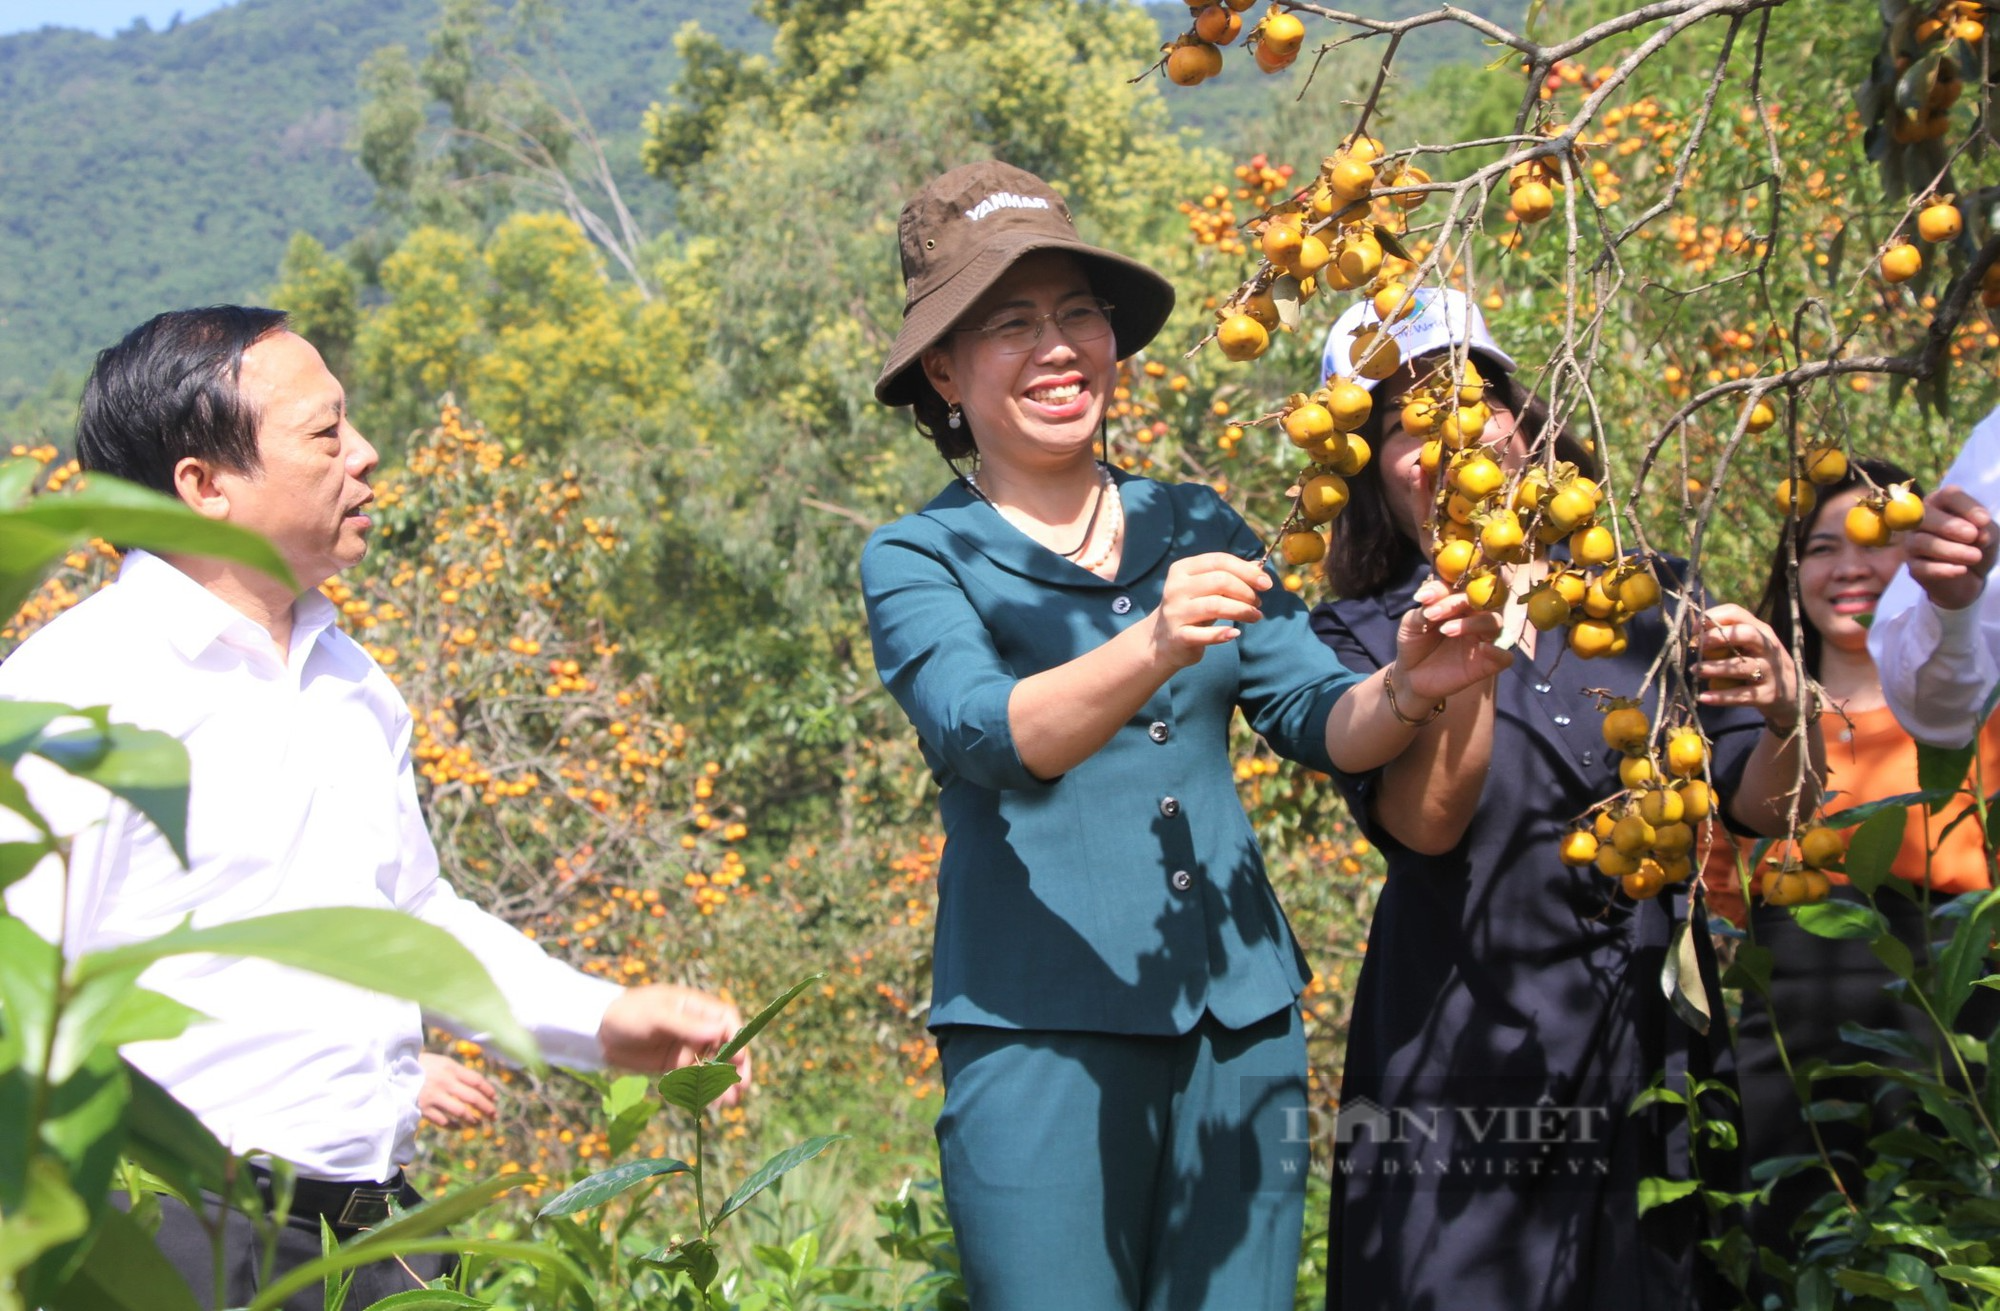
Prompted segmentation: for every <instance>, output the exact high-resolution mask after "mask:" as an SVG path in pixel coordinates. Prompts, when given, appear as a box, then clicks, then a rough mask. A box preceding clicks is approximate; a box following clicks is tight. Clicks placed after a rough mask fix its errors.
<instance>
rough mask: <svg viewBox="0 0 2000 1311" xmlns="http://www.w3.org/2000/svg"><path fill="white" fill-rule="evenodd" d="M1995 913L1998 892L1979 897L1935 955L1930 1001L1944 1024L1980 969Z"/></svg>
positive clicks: (1999, 900)
mask: <svg viewBox="0 0 2000 1311" xmlns="http://www.w3.org/2000/svg"><path fill="white" fill-rule="evenodd" d="M1996 912H2000V892H1988V893H1986V894H1985V895H1983V896H1981V897H1980V898H1979V900H1978V903H1977V905H1976V906H1975V907H1974V909H1973V911H1972V913H1971V914H1970V915H1968V916H1967V917H1966V918H1965V919H1963V920H1961V921H1960V922H1959V923H1958V925H1957V926H1956V927H1954V928H1953V929H1952V933H1951V941H1949V942H1947V943H1946V944H1945V947H1944V951H1943V952H1942V953H1941V954H1940V955H1939V957H1938V963H1937V974H1936V976H1935V978H1934V979H1933V982H1932V989H1933V1004H1934V1005H1935V1006H1936V1007H1937V1010H1938V1018H1939V1019H1940V1020H1941V1021H1943V1022H1944V1023H1945V1024H1947V1025H1949V1024H1951V1023H1952V1022H1953V1021H1955V1020H1956V1019H1957V1018H1958V1012H1959V1010H1960V1009H1961V1008H1962V1007H1963V1006H1964V1005H1965V999H1966V998H1967V997H1970V996H1971V995H1972V981H1973V979H1974V978H1975V977H1976V976H1977V975H1979V974H1981V973H1983V972H1984V971H1983V966H1984V964H1985V961H1986V952H1987V947H1988V944H1989V943H1990V942H1991V940H1992V936H1993V920H1994V918H1995V915H1996Z"/></svg>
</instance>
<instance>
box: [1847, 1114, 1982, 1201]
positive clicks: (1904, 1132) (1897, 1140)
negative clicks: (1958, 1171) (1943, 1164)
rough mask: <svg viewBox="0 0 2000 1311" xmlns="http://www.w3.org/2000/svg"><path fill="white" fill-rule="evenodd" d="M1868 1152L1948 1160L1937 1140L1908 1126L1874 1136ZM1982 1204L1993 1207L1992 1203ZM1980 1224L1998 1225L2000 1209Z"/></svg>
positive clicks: (1930, 1159)
mask: <svg viewBox="0 0 2000 1311" xmlns="http://www.w3.org/2000/svg"><path fill="white" fill-rule="evenodd" d="M1868 1150H1869V1151H1870V1152H1873V1153H1874V1154H1875V1155H1876V1156H1878V1157H1888V1158H1895V1157H1905V1158H1908V1159H1910V1160H1913V1161H1917V1160H1921V1161H1945V1160H1949V1159H1950V1157H1949V1155H1948V1154H1947V1153H1946V1152H1945V1150H1944V1149H1943V1148H1942V1147H1940V1146H1939V1145H1938V1142H1937V1139H1935V1138H1933V1137H1931V1136H1930V1135H1929V1134H1927V1133H1923V1132H1920V1131H1919V1130H1916V1129H1912V1128H1909V1127H1908V1126H1900V1127H1898V1128H1894V1129H1890V1130H1888V1131H1886V1132H1884V1133H1879V1134H1877V1135H1875V1136H1874V1137H1873V1138H1870V1139H1869V1140H1868ZM1983 1204H1984V1205H1993V1204H1992V1203H1983ZM1953 1223H1954V1224H1957V1223H1958V1222H1957V1221H1953ZM1980 1223H1984V1224H2000V1208H1996V1211H1995V1214H1994V1215H1993V1217H1992V1218H1991V1219H1988V1220H1984V1221H1981V1222H1980Z"/></svg>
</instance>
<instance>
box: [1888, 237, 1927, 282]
mask: <svg viewBox="0 0 2000 1311" xmlns="http://www.w3.org/2000/svg"><path fill="white" fill-rule="evenodd" d="M1923 266H1924V256H1923V252H1921V251H1919V250H1918V249H1917V248H1916V247H1915V246H1912V245H1909V244H1907V243H1905V244H1903V245H1898V246H1891V247H1889V249H1887V250H1885V251H1883V252H1882V277H1883V280H1884V281H1887V282H1908V281H1909V280H1910V279H1911V278H1914V277H1916V276H1917V272H1918V270H1920V269H1922V268H1923Z"/></svg>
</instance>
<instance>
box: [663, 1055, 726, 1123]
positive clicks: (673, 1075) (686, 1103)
mask: <svg viewBox="0 0 2000 1311" xmlns="http://www.w3.org/2000/svg"><path fill="white" fill-rule="evenodd" d="M742 1081H743V1076H742V1075H740V1074H738V1073H737V1072H736V1067H735V1066H733V1065H724V1064H720V1063H718V1062H716V1061H701V1062H699V1063H697V1064H694V1065H683V1066H682V1067H681V1068H680V1069H678V1070H669V1071H667V1072H666V1073H665V1074H663V1075H661V1076H660V1096H661V1097H663V1098H665V1099H666V1101H667V1102H668V1103H669V1104H671V1105H674V1106H678V1107H680V1108H681V1109H682V1110H684V1111H687V1112H690V1113H692V1114H695V1115H699V1114H700V1113H701V1112H702V1111H704V1110H706V1109H708V1105H709V1103H710V1102H713V1101H714V1100H715V1099H716V1098H718V1097H720V1096H722V1094H724V1093H726V1092H728V1091H729V1090H730V1089H731V1088H734V1087H735V1086H736V1085H737V1084H738V1083H741V1082H742Z"/></svg>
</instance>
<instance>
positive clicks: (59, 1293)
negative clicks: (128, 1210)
mask: <svg viewBox="0 0 2000 1311" xmlns="http://www.w3.org/2000/svg"><path fill="white" fill-rule="evenodd" d="M45 1297H46V1311H201V1308H200V1307H199V1306H198V1305H197V1304H196V1303H195V1300H194V1295H193V1294H192V1293H190V1292H188V1286H187V1282H186V1281H185V1280H183V1279H182V1278H181V1277H180V1275H179V1273H177V1272H176V1271H175V1270H174V1268H173V1266H172V1265H170V1264H169V1263H168V1261H167V1258H166V1257H165V1256H163V1255H161V1253H160V1249H159V1248H158V1247H157V1246H156V1245H155V1244H154V1242H153V1238H152V1235H151V1234H148V1233H147V1232H146V1231H145V1230H144V1229H142V1228H140V1227H139V1224H138V1222H137V1221H135V1220H133V1219H132V1217H131V1216H129V1215H127V1214H125V1213H124V1212H123V1211H120V1210H118V1209H117V1208H116V1207H107V1208H105V1210H104V1212H103V1213H102V1214H101V1215H99V1217H98V1220H97V1233H96V1235H95V1236H94V1237H93V1238H92V1239H91V1243H90V1247H89V1249H88V1250H87V1251H86V1252H85V1253H84V1256H83V1263H82V1265H80V1266H79V1267H78V1268H77V1270H76V1271H75V1273H73V1274H71V1275H70V1277H69V1278H67V1279H65V1280H64V1281H63V1283H62V1286H61V1287H60V1288H57V1289H54V1290H51V1291H49V1292H48V1293H46V1294H45Z"/></svg>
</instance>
